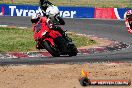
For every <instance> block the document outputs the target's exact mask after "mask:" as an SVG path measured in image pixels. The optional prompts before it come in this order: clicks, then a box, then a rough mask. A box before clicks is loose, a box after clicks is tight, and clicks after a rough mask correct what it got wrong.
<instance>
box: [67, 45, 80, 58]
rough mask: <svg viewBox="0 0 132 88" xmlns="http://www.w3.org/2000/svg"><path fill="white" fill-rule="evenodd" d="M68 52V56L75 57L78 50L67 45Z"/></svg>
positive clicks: (73, 46)
mask: <svg viewBox="0 0 132 88" xmlns="http://www.w3.org/2000/svg"><path fill="white" fill-rule="evenodd" d="M69 49H70V52H69V53H68V55H69V56H76V55H77V53H78V50H77V48H76V46H75V45H74V44H72V45H69Z"/></svg>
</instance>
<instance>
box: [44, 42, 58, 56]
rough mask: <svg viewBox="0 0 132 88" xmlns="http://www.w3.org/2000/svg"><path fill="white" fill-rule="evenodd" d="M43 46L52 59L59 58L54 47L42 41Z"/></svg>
mask: <svg viewBox="0 0 132 88" xmlns="http://www.w3.org/2000/svg"><path fill="white" fill-rule="evenodd" d="M43 45H44V47H45V49H46V50H47V51H48V52H49V53H50V54H51V55H52V56H53V57H59V56H60V53H59V51H58V50H57V49H56V48H55V47H53V46H51V44H50V42H48V41H44V42H43Z"/></svg>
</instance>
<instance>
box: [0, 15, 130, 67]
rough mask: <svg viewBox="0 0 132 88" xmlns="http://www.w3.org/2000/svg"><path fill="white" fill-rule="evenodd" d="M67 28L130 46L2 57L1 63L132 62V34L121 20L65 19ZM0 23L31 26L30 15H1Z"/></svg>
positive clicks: (65, 27)
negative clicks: (69, 53) (92, 51)
mask: <svg viewBox="0 0 132 88" xmlns="http://www.w3.org/2000/svg"><path fill="white" fill-rule="evenodd" d="M65 22H66V25H65V26H63V28H64V29H65V30H68V31H73V32H77V33H82V34H87V35H94V36H97V37H101V38H108V39H111V40H115V41H119V42H123V43H126V44H128V45H129V47H128V48H125V49H122V50H119V51H113V52H103V53H95V54H88V55H87V54H86V55H78V56H75V57H67V56H65V57H64V56H63V57H48V58H46V57H45V58H24V59H21V58H19V59H6V58H5V59H0V65H7V64H49V63H55V64H57V63H81V62H82V63H84V62H90V63H92V62H111V61H112V62H132V34H129V33H128V32H127V30H126V28H125V24H124V21H121V20H99V19H65ZM0 25H10V26H13V25H15V26H23V27H31V22H30V18H29V17H0Z"/></svg>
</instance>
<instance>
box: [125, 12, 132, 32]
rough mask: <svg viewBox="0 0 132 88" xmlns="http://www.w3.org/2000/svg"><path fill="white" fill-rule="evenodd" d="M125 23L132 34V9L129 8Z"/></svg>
mask: <svg viewBox="0 0 132 88" xmlns="http://www.w3.org/2000/svg"><path fill="white" fill-rule="evenodd" d="M125 16H126V17H125V25H126V28H127V30H128V32H129V33H131V34H132V10H128V11H127V12H126V15H125Z"/></svg>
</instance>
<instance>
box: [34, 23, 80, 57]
mask: <svg viewBox="0 0 132 88" xmlns="http://www.w3.org/2000/svg"><path fill="white" fill-rule="evenodd" d="M34 29H35V30H34V39H35V41H37V42H38V44H39V46H40V47H41V48H40V49H46V50H47V51H48V52H49V53H50V54H51V55H52V56H53V57H59V56H60V55H69V56H76V55H77V53H78V50H77V48H76V46H75V45H74V43H73V42H72V40H71V39H69V40H67V39H65V38H63V36H62V35H61V34H60V33H59V32H58V31H56V30H54V29H49V28H48V27H45V25H43V24H42V23H38V24H37V25H36V26H35V28H34ZM67 37H68V36H67ZM68 38H69V37H68Z"/></svg>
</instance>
